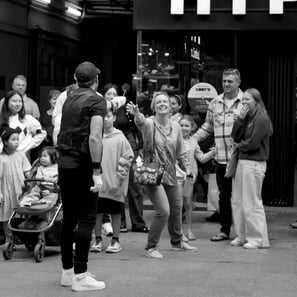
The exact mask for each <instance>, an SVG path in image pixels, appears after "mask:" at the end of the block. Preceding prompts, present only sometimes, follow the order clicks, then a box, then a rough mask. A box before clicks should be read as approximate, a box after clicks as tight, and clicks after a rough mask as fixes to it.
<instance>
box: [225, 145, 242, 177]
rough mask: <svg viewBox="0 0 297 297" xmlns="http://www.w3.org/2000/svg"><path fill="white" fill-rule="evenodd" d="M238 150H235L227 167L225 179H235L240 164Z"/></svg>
mask: <svg viewBox="0 0 297 297" xmlns="http://www.w3.org/2000/svg"><path fill="white" fill-rule="evenodd" d="M238 154H239V152H238V149H233V151H232V154H231V157H230V160H229V162H228V164H227V167H226V173H225V177H234V176H235V173H236V168H237V163H238Z"/></svg>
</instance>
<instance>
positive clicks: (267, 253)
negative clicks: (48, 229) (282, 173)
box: [0, 203, 297, 297]
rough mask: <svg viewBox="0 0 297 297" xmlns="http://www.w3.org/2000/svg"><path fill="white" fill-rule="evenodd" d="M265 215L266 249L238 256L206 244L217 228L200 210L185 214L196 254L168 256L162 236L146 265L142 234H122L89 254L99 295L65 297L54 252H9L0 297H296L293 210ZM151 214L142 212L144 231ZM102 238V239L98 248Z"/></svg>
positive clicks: (234, 250)
mask: <svg viewBox="0 0 297 297" xmlns="http://www.w3.org/2000/svg"><path fill="white" fill-rule="evenodd" d="M147 208H151V207H149V203H147V206H146V209H147ZM266 213H267V218H268V228H269V236H270V242H271V248H270V249H262V250H244V249H243V248H238V247H231V246H230V244H229V241H223V242H218V243H213V242H211V241H210V240H209V238H210V236H211V235H213V234H215V233H216V232H218V230H219V225H218V224H216V223H209V222H206V221H205V217H207V216H209V215H210V213H209V212H207V211H195V212H194V214H193V221H194V233H195V235H196V237H197V240H196V241H193V242H192V244H193V245H196V246H197V247H198V252H196V253H193V252H173V251H171V250H170V244H169V237H168V233H167V230H164V232H163V234H162V238H161V241H160V246H159V248H160V251H161V252H162V254H163V255H164V258H165V259H164V260H156V259H148V258H146V257H145V256H144V246H145V243H146V236H147V235H146V234H142V233H132V232H128V233H123V234H121V236H120V241H121V245H122V247H123V251H122V252H121V253H119V254H106V253H99V254H93V253H91V254H90V261H89V269H90V271H91V272H92V273H93V274H94V275H96V277H97V278H98V279H102V280H105V282H106V289H105V290H103V291H100V292H98V291H97V292H96V291H94V292H87V293H73V292H71V290H70V289H69V288H62V287H60V286H59V281H60V269H61V267H60V254H59V248H47V252H46V256H45V259H44V261H43V262H42V263H35V261H34V259H33V255H32V254H31V253H30V252H27V251H26V249H25V248H24V247H23V246H17V251H16V252H15V253H14V255H13V259H12V260H10V261H5V260H3V258H2V257H0V262H1V263H0V296H1V297H16V296H18V297H20V296H21V297H35V296H36V297H37V296H38V297H40V296H42V297H47V296H48V297H52V296H57V297H58V296H59V297H63V296H72V295H73V294H75V295H76V296H90V297H92V296H100V297H101V296H102V297H120V296H121V297H122V296H125V297H126V296H127V297H128V296H129V297H158V296H160V297H167V296H168V297H169V296H170V297H246V296H252V297H279V296H282V297H296V296H297V281H296V275H297V262H296V259H297V230H294V229H291V228H290V227H289V223H291V222H292V221H294V220H295V219H297V208H278V207H267V208H266ZM152 214H153V211H152V210H145V220H146V221H147V222H148V225H149V222H150V221H151V218H152ZM127 218H128V216H127ZM129 225H130V224H128V226H129ZM233 235H234V234H233ZM109 240H110V238H108V237H106V238H104V243H105V244H106V245H107V244H108V243H109Z"/></svg>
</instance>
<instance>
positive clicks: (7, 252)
mask: <svg viewBox="0 0 297 297" xmlns="http://www.w3.org/2000/svg"><path fill="white" fill-rule="evenodd" d="M13 248H14V243H13V241H8V242H7V243H6V244H5V246H4V248H3V258H4V259H5V260H11V258H12V254H13Z"/></svg>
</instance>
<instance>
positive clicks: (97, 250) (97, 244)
mask: <svg viewBox="0 0 297 297" xmlns="http://www.w3.org/2000/svg"><path fill="white" fill-rule="evenodd" d="M101 251H102V240H100V241H99V242H96V241H95V242H94V243H93V244H92V246H91V248H90V252H92V253H100V252H101Z"/></svg>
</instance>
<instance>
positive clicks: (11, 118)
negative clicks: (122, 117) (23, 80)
mask: <svg viewBox="0 0 297 297" xmlns="http://www.w3.org/2000/svg"><path fill="white" fill-rule="evenodd" d="M0 121H1V124H3V123H5V124H8V125H9V127H11V128H13V129H17V130H18V131H19V147H18V151H21V152H24V153H27V154H28V155H29V152H30V150H31V149H33V148H35V147H38V146H39V145H40V144H41V142H42V141H43V140H44V138H45V137H46V131H44V130H42V128H41V125H40V123H39V121H38V120H36V119H35V118H34V117H33V116H31V115H29V114H26V113H25V108H24V101H23V97H22V95H21V94H20V93H19V92H18V91H15V90H11V91H9V92H7V94H6V95H5V99H4V104H3V106H2V110H1V116H0Z"/></svg>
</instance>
